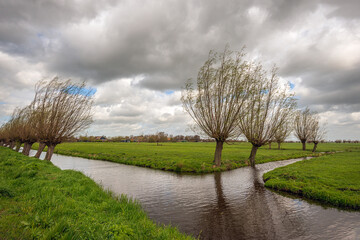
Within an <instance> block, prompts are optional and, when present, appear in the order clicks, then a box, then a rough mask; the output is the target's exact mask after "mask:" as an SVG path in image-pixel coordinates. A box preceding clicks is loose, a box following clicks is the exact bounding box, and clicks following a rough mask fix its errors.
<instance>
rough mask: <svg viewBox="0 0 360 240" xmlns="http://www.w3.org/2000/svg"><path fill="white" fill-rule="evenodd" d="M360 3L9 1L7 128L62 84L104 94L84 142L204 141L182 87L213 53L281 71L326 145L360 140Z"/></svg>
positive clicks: (3, 80)
mask: <svg viewBox="0 0 360 240" xmlns="http://www.w3.org/2000/svg"><path fill="white" fill-rule="evenodd" d="M358 9H360V1H357V0H344V1H336V0H326V1H325V0H324V1H320V0H319V1H317V0H309V1H307V0H304V1H296V0H264V1H257V0H255V1H250V0H248V1H247V0H241V1H239V0H223V1H214V0H198V1H190V0H178V1H174V0H166V1H165V0H164V1H162V0H156V1H155V0H152V1H146V0H144V1H136V0H126V1H101V0H93V1H91V0H62V1H56V0H54V1H51V0H48V1H45V0H27V1H24V0H22V1H19V0H0V124H2V123H4V122H6V121H7V120H8V119H9V116H10V115H11V113H12V111H13V110H14V108H15V107H17V106H25V105H27V104H29V103H30V101H31V100H32V98H33V96H34V85H35V83H36V82H37V81H39V80H42V79H51V78H53V77H55V76H59V77H61V78H64V79H67V78H71V79H74V80H76V81H86V82H87V84H88V86H89V87H91V88H94V89H95V90H96V93H95V95H94V98H95V107H94V123H93V124H92V125H91V127H90V128H89V129H87V130H86V131H84V132H83V133H82V134H88V135H106V136H119V135H121V136H125V135H139V134H151V133H155V132H158V131H165V132H167V133H169V134H174V135H178V134H183V135H192V134H194V133H193V132H192V131H191V130H190V128H189V125H191V124H192V120H191V119H190V117H189V116H188V114H187V113H186V112H184V110H183V108H182V104H181V101H180V97H181V89H182V87H184V85H185V82H186V80H187V79H189V78H192V79H196V76H197V73H198V71H199V68H200V67H201V66H202V65H203V63H204V62H205V60H206V59H207V57H208V54H209V51H210V50H215V51H223V50H224V48H225V46H226V44H229V46H230V48H231V49H232V50H235V51H236V50H240V49H241V48H242V47H243V46H246V52H247V57H248V58H249V59H256V60H259V61H262V62H263V63H264V65H269V66H270V65H273V64H276V65H277V66H278V67H279V77H280V79H281V80H282V81H284V82H288V83H289V84H291V86H292V87H293V91H295V93H296V97H297V98H298V99H299V101H298V105H299V108H304V107H306V106H308V107H309V108H310V109H312V110H314V111H317V112H319V114H320V116H321V119H322V121H323V122H324V123H326V126H327V135H326V139H328V140H336V139H353V140H354V139H360V11H359V10H358Z"/></svg>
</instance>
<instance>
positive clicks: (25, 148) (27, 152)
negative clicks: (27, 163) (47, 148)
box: [22, 142, 34, 156]
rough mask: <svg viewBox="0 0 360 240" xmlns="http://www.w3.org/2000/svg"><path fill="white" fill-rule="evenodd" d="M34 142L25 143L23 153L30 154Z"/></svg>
mask: <svg viewBox="0 0 360 240" xmlns="http://www.w3.org/2000/svg"><path fill="white" fill-rule="evenodd" d="M33 144H34V143H29V142H26V143H24V148H23V151H22V153H23V154H24V155H25V156H29V154H30V150H31V147H32V145H33Z"/></svg>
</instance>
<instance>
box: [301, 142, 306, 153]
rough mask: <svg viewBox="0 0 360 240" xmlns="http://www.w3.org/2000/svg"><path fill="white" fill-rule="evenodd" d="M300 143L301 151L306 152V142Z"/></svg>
mask: <svg viewBox="0 0 360 240" xmlns="http://www.w3.org/2000/svg"><path fill="white" fill-rule="evenodd" d="M301 143H302V150H303V151H305V150H306V140H301Z"/></svg>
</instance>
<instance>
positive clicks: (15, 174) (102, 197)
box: [0, 147, 190, 239]
mask: <svg viewBox="0 0 360 240" xmlns="http://www.w3.org/2000/svg"><path fill="white" fill-rule="evenodd" d="M0 239H190V237H188V236H186V235H183V234H181V233H179V231H178V230H177V229H176V228H173V227H168V226H159V225H156V224H155V223H154V222H152V221H151V220H150V219H149V218H148V217H147V216H146V214H145V213H144V211H143V210H142V209H141V206H140V205H139V204H138V203H136V202H134V201H132V200H131V199H128V198H127V197H126V196H121V197H117V196H114V195H112V194H111V193H110V192H106V191H104V190H102V188H101V187H100V186H98V185H97V184H96V183H95V182H94V181H92V180H91V179H90V178H88V177H86V176H85V175H83V174H82V173H80V172H76V171H72V170H65V171H62V170H60V169H59V168H57V167H56V166H54V165H53V164H52V163H51V162H48V161H42V160H39V159H35V158H29V157H26V156H23V155H22V154H21V153H16V152H14V151H12V150H10V149H7V148H3V147H0Z"/></svg>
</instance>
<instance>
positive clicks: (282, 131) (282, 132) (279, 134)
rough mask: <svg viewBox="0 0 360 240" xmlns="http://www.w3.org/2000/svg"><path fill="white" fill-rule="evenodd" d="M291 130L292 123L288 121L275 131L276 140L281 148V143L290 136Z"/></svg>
mask: <svg viewBox="0 0 360 240" xmlns="http://www.w3.org/2000/svg"><path fill="white" fill-rule="evenodd" d="M290 119H293V118H290ZM291 131H292V127H291V123H290V121H287V122H285V123H284V124H283V125H281V126H280V127H279V128H278V129H277V131H276V132H275V135H274V141H275V142H277V144H278V149H279V150H280V148H281V143H283V142H285V139H286V138H287V137H289V136H290V133H291Z"/></svg>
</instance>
